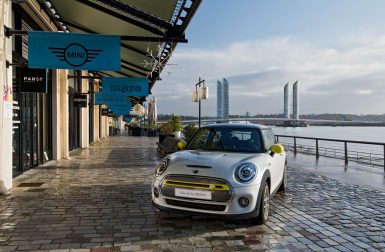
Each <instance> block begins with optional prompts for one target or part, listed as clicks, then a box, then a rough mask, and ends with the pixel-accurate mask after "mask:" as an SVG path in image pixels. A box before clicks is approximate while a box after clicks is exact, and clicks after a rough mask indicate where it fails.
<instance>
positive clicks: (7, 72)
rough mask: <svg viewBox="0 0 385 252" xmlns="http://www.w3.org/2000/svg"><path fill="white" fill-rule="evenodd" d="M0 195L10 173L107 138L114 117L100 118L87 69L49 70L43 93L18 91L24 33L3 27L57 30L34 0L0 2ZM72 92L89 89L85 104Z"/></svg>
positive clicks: (25, 45)
mask: <svg viewBox="0 0 385 252" xmlns="http://www.w3.org/2000/svg"><path fill="white" fill-rule="evenodd" d="M0 13H1V16H0V93H1V100H0V111H1V113H0V193H1V191H5V190H6V189H9V188H11V187H12V179H13V177H15V176H17V175H20V174H22V173H24V172H25V171H27V170H29V169H31V168H33V167H36V166H38V165H41V164H44V163H46V162H48V161H51V160H60V159H67V158H69V155H70V151H71V150H75V149H78V148H87V147H88V146H89V144H90V143H93V142H97V141H100V140H101V139H102V138H105V137H107V136H108V134H109V131H108V127H109V125H110V124H112V123H113V122H112V118H109V117H105V116H101V113H100V109H101V106H99V105H93V104H92V97H91V93H92V92H93V91H97V90H99V84H98V81H97V80H94V79H81V78H69V76H87V75H88V71H84V70H82V71H80V70H76V71H74V70H65V69H48V70H46V71H47V90H46V91H45V92H24V91H23V90H21V89H20V87H21V83H22V79H21V72H23V71H24V70H25V68H26V64H27V62H28V37H27V36H15V35H14V36H6V34H5V28H4V26H6V27H9V28H11V29H14V30H22V31H32V30H33V31H53V32H57V31H59V28H58V27H57V26H56V25H55V23H54V22H52V20H51V19H50V18H49V16H48V15H47V14H46V13H45V12H44V11H42V9H41V5H40V4H39V2H37V1H31V0H29V1H26V2H25V3H23V4H22V5H19V4H16V3H12V2H11V1H9V0H2V1H1V3H0ZM74 93H86V94H87V93H89V94H88V95H87V96H88V101H91V102H90V103H89V104H88V106H87V107H86V108H78V107H74V106H73V94H74Z"/></svg>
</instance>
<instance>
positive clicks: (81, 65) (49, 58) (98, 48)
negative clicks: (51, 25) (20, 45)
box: [28, 31, 120, 71]
mask: <svg viewBox="0 0 385 252" xmlns="http://www.w3.org/2000/svg"><path fill="white" fill-rule="evenodd" d="M28 66H29V67H31V68H54V69H76V70H111V71H119V70H120V36H115V35H100V34H79V33H61V32H41V31H34V32H28Z"/></svg>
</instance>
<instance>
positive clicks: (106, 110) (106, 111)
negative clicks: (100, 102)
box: [102, 108, 110, 116]
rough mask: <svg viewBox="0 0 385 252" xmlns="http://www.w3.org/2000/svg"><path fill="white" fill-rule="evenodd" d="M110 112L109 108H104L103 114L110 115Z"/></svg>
mask: <svg viewBox="0 0 385 252" xmlns="http://www.w3.org/2000/svg"><path fill="white" fill-rule="evenodd" d="M108 113H110V110H109V109H107V108H102V116H108Z"/></svg>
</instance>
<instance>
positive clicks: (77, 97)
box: [73, 94, 87, 108]
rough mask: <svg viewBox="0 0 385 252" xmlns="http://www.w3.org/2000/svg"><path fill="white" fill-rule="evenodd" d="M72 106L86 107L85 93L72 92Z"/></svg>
mask: <svg viewBox="0 0 385 252" xmlns="http://www.w3.org/2000/svg"><path fill="white" fill-rule="evenodd" d="M73 96H74V100H73V102H74V107H75V108H87V95H85V94H73Z"/></svg>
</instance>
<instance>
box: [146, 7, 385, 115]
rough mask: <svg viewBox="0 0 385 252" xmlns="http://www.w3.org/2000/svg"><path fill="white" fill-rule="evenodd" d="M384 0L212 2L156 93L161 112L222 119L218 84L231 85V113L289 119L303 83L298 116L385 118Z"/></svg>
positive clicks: (197, 18)
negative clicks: (201, 96)
mask: <svg viewBox="0 0 385 252" xmlns="http://www.w3.org/2000/svg"><path fill="white" fill-rule="evenodd" d="M384 13H385V1H383V0H370V1H367V0H338V1H336V0H312V1H309V0H239V1H234V0H204V1H202V4H201V6H200V7H199V9H198V11H197V13H196V14H195V16H194V18H193V19H192V21H191V23H190V25H189V26H188V28H187V31H186V38H187V39H188V40H189V42H188V43H187V44H179V45H178V46H177V48H176V49H175V50H174V52H173V54H172V57H171V59H170V60H169V62H168V63H169V65H167V66H166V67H165V69H164V70H163V72H162V74H161V78H162V80H161V81H158V82H157V83H156V84H155V86H154V88H153V90H152V93H153V95H154V96H156V98H157V100H158V103H157V104H158V113H160V114H161V113H163V114H171V113H174V114H177V115H192V116H197V115H198V104H197V103H193V102H192V100H191V95H192V92H193V91H194V90H195V83H197V82H198V78H199V76H201V78H203V79H204V80H205V83H206V85H207V86H208V88H209V99H208V100H203V101H202V115H203V116H216V82H217V80H222V79H223V78H226V79H227V80H228V81H229V85H230V91H229V92H230V114H233V115H234V114H238V115H245V114H246V112H249V113H250V115H256V114H279V113H283V88H284V85H285V84H286V83H288V82H289V83H290V87H292V86H291V85H292V84H293V83H294V82H295V81H296V80H298V82H299V90H300V91H299V104H300V108H299V111H300V114H313V113H316V114H318V113H351V114H383V113H385V88H384V87H385V15H384Z"/></svg>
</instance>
